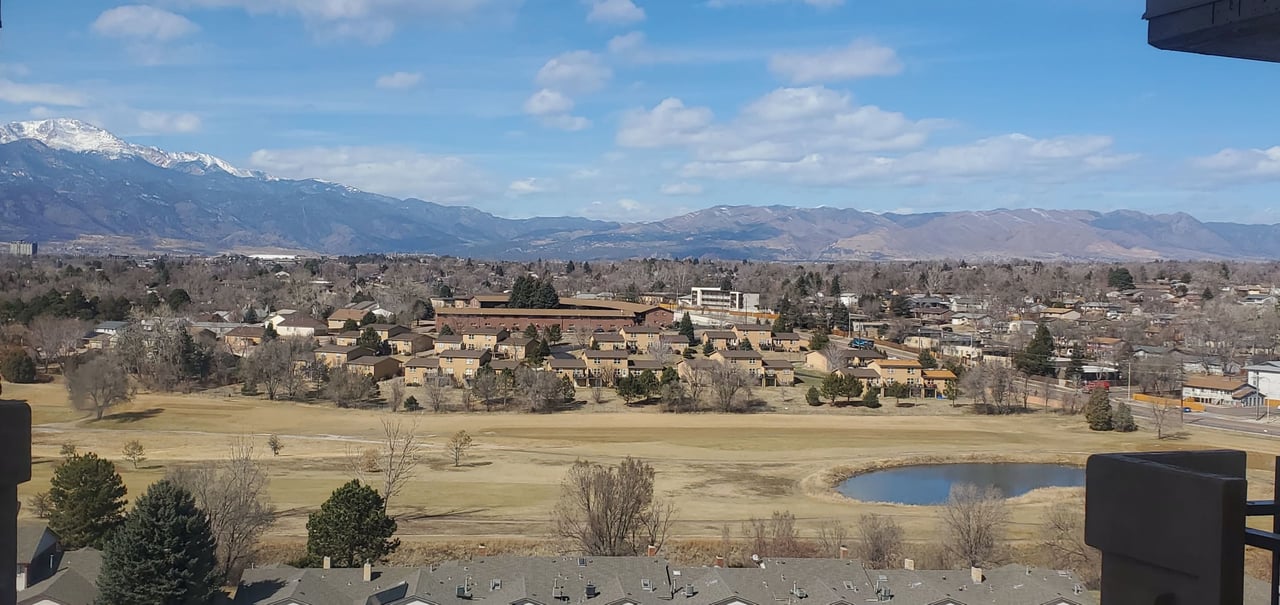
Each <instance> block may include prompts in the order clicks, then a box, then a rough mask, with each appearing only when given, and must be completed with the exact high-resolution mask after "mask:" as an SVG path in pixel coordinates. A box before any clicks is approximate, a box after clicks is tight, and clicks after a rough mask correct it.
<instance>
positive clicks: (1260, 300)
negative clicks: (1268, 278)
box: [1240, 294, 1276, 307]
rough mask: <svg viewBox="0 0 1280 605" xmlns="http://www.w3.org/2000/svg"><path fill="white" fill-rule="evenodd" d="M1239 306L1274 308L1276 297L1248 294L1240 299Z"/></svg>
mask: <svg viewBox="0 0 1280 605" xmlns="http://www.w3.org/2000/svg"><path fill="white" fill-rule="evenodd" d="M1240 304H1242V305H1248V306H1255V307H1274V306H1276V297H1274V296H1271V295H1270V294H1250V295H1248V296H1246V297H1244V298H1242V299H1240Z"/></svg>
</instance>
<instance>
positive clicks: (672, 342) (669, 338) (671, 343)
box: [658, 334, 691, 355]
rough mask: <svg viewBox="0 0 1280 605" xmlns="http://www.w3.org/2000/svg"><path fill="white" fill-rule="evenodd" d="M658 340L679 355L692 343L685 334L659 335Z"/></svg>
mask: <svg viewBox="0 0 1280 605" xmlns="http://www.w3.org/2000/svg"><path fill="white" fill-rule="evenodd" d="M658 342H660V343H662V345H663V346H665V347H667V349H668V350H670V351H671V352H672V353H675V354H677V355H683V354H684V352H685V351H687V350H688V349H689V346H690V345H691V343H690V342H689V337H688V336H685V335H684V334H663V335H662V336H659V337H658Z"/></svg>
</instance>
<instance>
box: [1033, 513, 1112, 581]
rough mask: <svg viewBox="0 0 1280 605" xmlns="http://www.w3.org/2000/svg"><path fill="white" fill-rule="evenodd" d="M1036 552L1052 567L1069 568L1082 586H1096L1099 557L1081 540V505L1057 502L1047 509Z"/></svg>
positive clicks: (1082, 526) (1098, 572)
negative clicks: (1042, 555)
mask: <svg viewBox="0 0 1280 605" xmlns="http://www.w3.org/2000/svg"><path fill="white" fill-rule="evenodd" d="M1040 549H1041V550H1042V551H1043V552H1044V555H1045V558H1046V559H1047V560H1048V562H1049V564H1050V565H1052V566H1053V567H1054V568H1056V569H1070V570H1072V571H1074V572H1076V577H1078V578H1080V579H1081V580H1082V581H1083V582H1084V583H1085V584H1086V585H1088V586H1090V587H1096V586H1097V584H1098V580H1099V578H1100V577H1101V575H1102V557H1101V556H1100V553H1098V551H1097V550H1096V549H1094V548H1093V547H1092V546H1089V545H1088V544H1085V541H1084V502H1081V501H1079V500H1076V501H1072V502H1059V503H1057V504H1054V505H1053V508H1051V509H1049V514H1048V515H1046V516H1045V518H1044V522H1043V523H1042V524H1041V525H1040Z"/></svg>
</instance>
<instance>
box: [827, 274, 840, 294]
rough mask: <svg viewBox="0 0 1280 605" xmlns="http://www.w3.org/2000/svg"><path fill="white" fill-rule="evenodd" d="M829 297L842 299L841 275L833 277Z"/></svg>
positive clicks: (828, 292) (828, 289) (828, 288)
mask: <svg viewBox="0 0 1280 605" xmlns="http://www.w3.org/2000/svg"><path fill="white" fill-rule="evenodd" d="M827 296H830V297H831V298H839V297H840V276H839V275H832V276H831V282H830V284H829V285H828V286H827Z"/></svg>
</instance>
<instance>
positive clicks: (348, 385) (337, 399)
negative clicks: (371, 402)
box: [324, 368, 373, 408]
mask: <svg viewBox="0 0 1280 605" xmlns="http://www.w3.org/2000/svg"><path fill="white" fill-rule="evenodd" d="M324 392H325V396H326V397H328V398H329V399H331V400H333V402H334V403H336V404H338V407H343V408H345V407H351V406H352V405H354V404H356V403H357V402H360V401H364V400H365V399H368V398H369V396H370V395H371V394H372V393H373V381H371V380H369V378H368V377H367V376H364V375H361V374H357V373H355V372H352V371H350V370H346V369H342V368H335V369H334V370H333V371H332V372H329V383H328V384H326V385H325V387H324Z"/></svg>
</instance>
